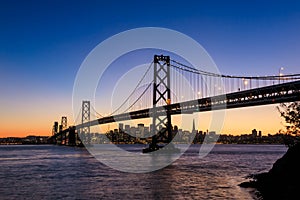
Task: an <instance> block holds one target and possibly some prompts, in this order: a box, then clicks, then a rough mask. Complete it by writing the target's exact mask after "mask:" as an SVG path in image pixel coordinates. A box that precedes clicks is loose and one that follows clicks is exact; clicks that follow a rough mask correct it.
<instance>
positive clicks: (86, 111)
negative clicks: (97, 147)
mask: <svg viewBox="0 0 300 200" xmlns="http://www.w3.org/2000/svg"><path fill="white" fill-rule="evenodd" d="M90 119H91V103H90V101H82V107H81V123H82V124H84V123H86V122H90ZM79 134H80V139H81V141H82V142H84V143H85V144H89V143H90V125H87V126H85V127H82V128H81V129H80V132H79Z"/></svg>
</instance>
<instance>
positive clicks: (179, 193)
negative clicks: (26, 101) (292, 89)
mask: <svg viewBox="0 0 300 200" xmlns="http://www.w3.org/2000/svg"><path fill="white" fill-rule="evenodd" d="M199 147H200V146H199V145H192V146H191V148H190V149H189V150H188V151H187V152H186V153H185V154H184V155H183V156H182V157H181V158H180V159H178V160H177V161H176V162H174V163H173V164H172V165H170V166H168V167H166V168H164V169H161V170H158V171H155V172H151V173H144V174H130V173H124V172H118V171H115V170H113V169H110V168H109V167H107V166H105V165H103V164H101V163H100V162H99V161H98V160H96V159H95V158H94V157H92V156H91V155H90V154H89V153H88V152H87V151H86V150H85V149H83V148H73V147H64V146H52V145H49V146H48V145H45V146H0V199H1V200H3V199H243V200H244V199H253V194H252V195H251V193H249V191H247V190H245V189H243V188H240V187H239V186H238V184H239V183H241V182H243V181H245V176H247V175H249V174H253V173H259V172H264V171H268V170H269V169H270V168H271V167H272V164H273V163H274V162H275V161H276V160H277V159H278V158H279V157H281V156H282V155H283V154H284V153H285V152H286V150H287V149H286V147H285V146H282V145H216V146H215V147H214V149H213V151H212V152H211V153H210V154H209V155H208V156H206V157H205V158H203V159H200V158H199V157H198V151H199ZM126 148H128V149H129V150H131V151H140V150H141V149H142V148H143V146H142V145H129V146H126Z"/></svg>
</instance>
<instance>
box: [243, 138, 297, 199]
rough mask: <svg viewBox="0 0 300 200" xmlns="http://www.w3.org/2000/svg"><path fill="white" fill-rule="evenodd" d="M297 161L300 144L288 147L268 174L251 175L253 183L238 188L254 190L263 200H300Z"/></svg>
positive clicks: (246, 183)
mask: <svg viewBox="0 0 300 200" xmlns="http://www.w3.org/2000/svg"><path fill="white" fill-rule="evenodd" d="M299 161H300V143H298V144H296V145H295V146H293V147H290V148H289V149H288V151H287V152H286V153H285V154H284V156H283V157H282V158H280V159H278V160H277V161H276V162H275V163H274V165H273V167H272V169H271V170H270V171H269V172H267V173H262V174H256V175H253V181H250V182H245V183H241V184H240V186H241V187H253V188H256V189H257V190H258V191H259V193H260V196H261V197H262V198H263V199H300V193H299V190H300V162H299ZM297 197H298V198H297Z"/></svg>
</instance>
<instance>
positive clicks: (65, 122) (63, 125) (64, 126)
mask: <svg viewBox="0 0 300 200" xmlns="http://www.w3.org/2000/svg"><path fill="white" fill-rule="evenodd" d="M67 128H68V119H67V117H66V116H62V117H61V129H62V130H65V129H67Z"/></svg>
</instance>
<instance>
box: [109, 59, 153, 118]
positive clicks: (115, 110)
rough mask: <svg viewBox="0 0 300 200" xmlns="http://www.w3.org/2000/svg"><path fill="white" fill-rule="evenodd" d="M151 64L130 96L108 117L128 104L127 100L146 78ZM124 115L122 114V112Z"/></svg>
mask: <svg viewBox="0 0 300 200" xmlns="http://www.w3.org/2000/svg"><path fill="white" fill-rule="evenodd" d="M152 64H153V62H151V64H150V65H149V67H148V69H147V70H146V72H145V73H144V75H143V76H142V78H141V79H140V81H139V82H138V84H137V85H136V87H135V88H134V90H133V91H132V92H131V93H130V95H129V96H128V97H127V98H126V99H125V101H124V102H123V103H122V104H121V105H120V106H119V107H118V108H117V109H116V110H114V111H113V112H112V113H110V114H109V115H108V116H112V115H114V114H115V113H116V112H118V111H119V110H120V109H121V108H122V107H123V106H124V105H125V103H126V102H128V100H129V99H130V98H131V97H132V95H133V94H134V93H135V92H136V90H137V89H138V88H139V86H140V84H141V83H142V81H143V80H144V78H145V77H146V75H147V73H148V72H149V70H150V68H151V67H152ZM123 113H124V112H123Z"/></svg>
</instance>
